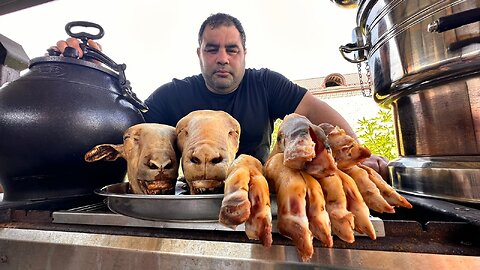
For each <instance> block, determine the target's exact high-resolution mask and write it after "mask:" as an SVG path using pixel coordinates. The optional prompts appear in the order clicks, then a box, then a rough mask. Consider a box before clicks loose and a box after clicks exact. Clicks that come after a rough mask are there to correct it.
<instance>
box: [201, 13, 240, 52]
mask: <svg viewBox="0 0 480 270" xmlns="http://www.w3.org/2000/svg"><path fill="white" fill-rule="evenodd" d="M207 25H208V26H210V27H212V29H213V28H216V27H219V26H222V25H223V26H232V25H233V26H235V28H237V30H238V32H240V37H241V38H242V46H243V49H245V43H246V41H247V37H246V36H245V30H243V26H242V24H241V23H240V21H239V20H238V19H237V18H235V17H233V16H231V15H228V14H225V13H217V14H212V15H210V16H209V17H208V18H207V19H206V20H205V21H204V22H203V23H202V26H200V31H198V45H200V44H201V43H202V37H203V32H205V27H207Z"/></svg>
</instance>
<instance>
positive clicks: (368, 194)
mask: <svg viewBox="0 0 480 270" xmlns="http://www.w3.org/2000/svg"><path fill="white" fill-rule="evenodd" d="M344 172H345V173H347V174H348V175H349V176H350V177H352V178H353V180H354V181H355V183H356V184H357V187H358V190H360V193H361V194H362V197H363V199H364V200H365V203H366V204H367V206H368V207H369V208H370V209H372V210H373V211H376V212H379V213H384V212H386V213H395V209H394V208H393V207H392V206H391V205H390V204H389V203H388V202H387V201H386V200H385V199H384V198H383V197H382V195H381V194H380V190H379V189H378V188H377V186H376V185H375V183H374V182H372V180H371V179H370V178H369V176H368V173H367V171H366V170H364V169H362V168H360V167H359V166H357V165H355V166H352V167H351V168H350V169H348V170H344Z"/></svg>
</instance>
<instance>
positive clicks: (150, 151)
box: [85, 123, 179, 195]
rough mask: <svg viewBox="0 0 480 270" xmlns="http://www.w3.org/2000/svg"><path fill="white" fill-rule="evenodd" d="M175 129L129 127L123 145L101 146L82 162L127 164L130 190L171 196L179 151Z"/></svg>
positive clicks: (155, 126)
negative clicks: (120, 161)
mask: <svg viewBox="0 0 480 270" xmlns="http://www.w3.org/2000/svg"><path fill="white" fill-rule="evenodd" d="M176 139H177V134H176V132H175V128H174V127H171V126H167V125H162V124H147V123H142V124H138V125H134V126H132V127H130V128H128V129H127V130H126V131H125V133H124V135H123V144H117V145H113V144H101V145H97V146H95V147H94V148H93V149H92V150H90V151H88V152H87V153H86V154H85V161H87V162H94V161H98V160H107V161H114V160H116V159H117V158H118V157H123V158H124V159H125V160H126V161H127V176H128V181H129V183H130V190H131V192H133V193H136V194H153V195H157V194H174V192H175V184H176V181H177V177H178V167H179V162H178V160H179V151H178V150H177V149H176Z"/></svg>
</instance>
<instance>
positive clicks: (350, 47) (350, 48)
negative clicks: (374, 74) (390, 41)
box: [338, 27, 370, 64]
mask: <svg viewBox="0 0 480 270" xmlns="http://www.w3.org/2000/svg"><path fill="white" fill-rule="evenodd" d="M352 39H353V43H348V44H346V45H342V46H340V47H339V48H338V50H339V51H340V53H341V54H342V56H343V58H345V60H347V61H348V62H350V63H355V64H357V63H361V62H363V61H366V60H367V56H366V53H365V52H366V51H368V50H369V48H370V45H369V44H368V43H367V44H365V42H364V39H363V34H362V31H361V29H360V27H355V28H354V29H353V31H352ZM351 52H355V54H354V58H353V59H352V58H349V57H347V55H346V54H347V53H351Z"/></svg>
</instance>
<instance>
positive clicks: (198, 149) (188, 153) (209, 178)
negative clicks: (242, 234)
mask: <svg viewBox="0 0 480 270" xmlns="http://www.w3.org/2000/svg"><path fill="white" fill-rule="evenodd" d="M176 131H177V135H178V140H177V143H178V148H179V149H180V151H181V152H182V169H183V173H184V176H185V180H186V181H187V183H188V186H189V188H190V193H191V194H200V193H222V192H223V189H224V181H225V178H226V177H227V169H228V167H229V166H230V164H231V163H232V162H233V160H234V159H235V155H236V153H237V151H238V146H239V138H240V124H239V123H238V121H237V120H235V119H234V118H233V117H232V116H230V115H229V114H228V113H226V112H223V111H211V110H199V111H194V112H191V113H189V114H188V115H186V116H185V117H183V118H182V119H180V121H178V123H177V126H176Z"/></svg>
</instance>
